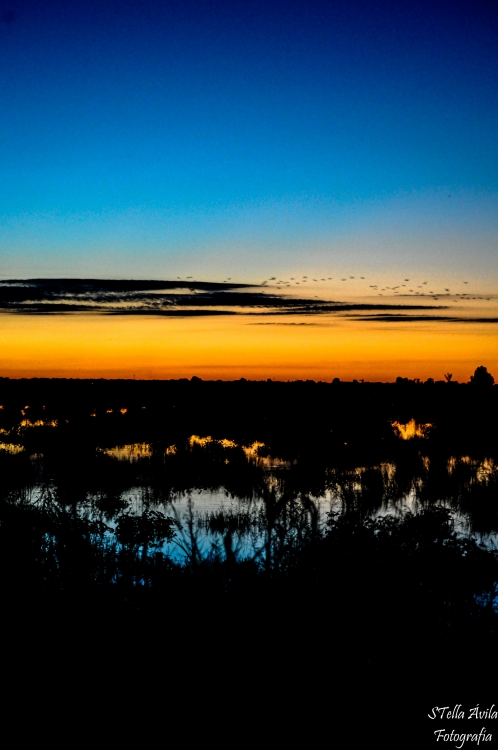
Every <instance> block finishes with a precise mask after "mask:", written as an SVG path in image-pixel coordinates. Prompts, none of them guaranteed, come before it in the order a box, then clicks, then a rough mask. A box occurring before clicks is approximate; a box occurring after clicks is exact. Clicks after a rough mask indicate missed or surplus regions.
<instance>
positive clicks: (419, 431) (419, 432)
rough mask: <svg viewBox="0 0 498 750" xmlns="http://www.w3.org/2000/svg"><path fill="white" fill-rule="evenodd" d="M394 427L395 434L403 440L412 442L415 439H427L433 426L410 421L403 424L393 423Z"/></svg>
mask: <svg viewBox="0 0 498 750" xmlns="http://www.w3.org/2000/svg"><path fill="white" fill-rule="evenodd" d="M391 424H392V427H393V429H394V431H395V433H396V434H397V435H398V437H400V438H401V439H402V440H412V439H413V438H416V437H418V438H425V437H427V433H428V432H429V430H430V428H431V427H432V424H430V423H429V422H427V423H425V424H421V423H419V422H416V421H415V420H414V419H410V421H409V422H406V423H405V424H403V423H402V422H392V423H391Z"/></svg>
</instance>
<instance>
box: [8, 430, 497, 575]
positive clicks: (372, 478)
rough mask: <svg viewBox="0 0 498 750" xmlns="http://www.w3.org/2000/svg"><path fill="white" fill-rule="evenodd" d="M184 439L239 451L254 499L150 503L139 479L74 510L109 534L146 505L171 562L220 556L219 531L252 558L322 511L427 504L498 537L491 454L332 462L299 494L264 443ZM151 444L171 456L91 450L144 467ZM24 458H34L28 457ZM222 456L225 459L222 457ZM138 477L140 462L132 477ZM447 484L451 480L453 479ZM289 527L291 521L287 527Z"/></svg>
mask: <svg viewBox="0 0 498 750" xmlns="http://www.w3.org/2000/svg"><path fill="white" fill-rule="evenodd" d="M408 424H410V423H408ZM187 444H188V445H189V447H190V449H191V450H192V449H193V450H194V451H195V450H198V449H205V448H209V447H210V445H216V444H217V445H219V446H221V448H224V449H227V456H228V455H230V449H236V448H239V449H242V450H243V451H244V453H245V456H246V458H247V460H248V461H249V463H250V464H253V465H254V466H256V467H259V468H260V469H262V473H261V475H260V476H261V477H262V479H261V482H262V483H261V485H260V486H259V489H258V490H256V491H255V496H254V497H252V498H251V499H248V498H241V497H236V496H234V495H233V494H230V493H229V492H228V491H226V490H225V489H224V488H223V487H219V488H218V489H196V490H182V491H174V490H169V492H170V494H169V495H168V496H167V498H165V497H164V496H160V498H159V499H160V501H159V502H158V501H157V500H158V498H157V497H155V496H154V491H153V488H152V486H147V482H145V483H144V486H141V485H136V486H132V487H130V486H128V488H127V489H125V490H124V491H121V492H120V491H117V497H118V505H117V506H113V505H112V503H111V505H110V506H109V510H108V512H105V511H104V510H103V508H104V505H102V502H101V500H100V499H99V496H98V495H97V494H95V495H92V494H90V493H89V494H87V498H86V501H85V502H83V503H81V502H78V504H77V509H76V510H75V512H77V513H78V514H79V515H81V517H83V518H86V519H89V520H99V521H104V523H105V524H106V525H107V527H108V528H109V532H108V534H109V536H110V537H112V536H113V531H114V529H115V528H116V524H117V519H118V517H119V513H122V512H123V511H124V512H125V513H127V514H131V515H136V516H141V515H142V514H143V513H144V511H146V510H147V509H148V508H151V509H152V508H153V509H154V510H157V511H159V512H160V513H163V514H164V515H165V516H167V517H171V518H174V519H175V521H176V522H177V531H176V537H175V539H174V540H173V541H171V542H168V543H165V544H164V545H162V547H161V548H160V549H161V550H162V551H163V552H164V553H165V554H167V555H169V556H170V557H171V558H172V559H174V560H177V561H181V560H185V559H186V558H188V557H189V556H191V555H192V554H194V550H195V549H197V550H198V552H199V554H200V556H206V555H208V554H209V553H210V552H216V551H218V553H220V554H221V556H222V557H223V555H224V544H226V541H227V534H228V535H229V538H230V544H231V545H232V550H233V552H234V553H235V555H236V556H237V557H238V558H247V557H254V556H255V555H257V554H258V552H259V551H261V550H262V549H263V545H264V543H265V541H266V540H267V538H268V535H269V534H270V535H271V534H273V533H274V532H275V531H276V530H277V531H278V533H279V534H282V535H283V536H285V535H287V537H288V538H292V535H293V534H295V533H298V531H297V529H298V527H299V524H300V532H302V531H303V529H307V530H308V531H309V529H310V525H311V523H312V522H313V523H316V524H317V526H318V528H322V529H323V528H324V527H325V524H326V521H327V514H328V513H330V512H333V513H341V512H359V513H360V514H361V515H362V516H363V517H370V518H373V519H375V518H379V517H382V516H386V515H394V516H401V515H403V514H404V513H406V512H412V513H417V512H419V511H421V510H422V509H423V508H424V507H427V506H428V504H431V505H437V506H440V507H445V508H447V509H448V510H450V511H451V512H452V517H453V519H454V524H455V531H456V532H457V533H458V534H461V535H466V536H468V535H472V534H473V533H474V534H476V529H477V531H479V532H480V533H479V534H477V538H478V539H479V540H480V541H481V542H482V543H484V544H486V546H496V543H497V539H498V533H497V531H496V529H497V528H498V526H497V525H496V522H493V507H492V506H493V505H494V503H493V498H494V494H493V493H494V487H496V486H497V484H498V465H497V464H496V463H495V461H494V460H493V459H492V458H484V459H479V460H478V459H473V458H471V457H469V456H466V455H464V456H459V457H454V456H453V457H450V458H448V459H444V460H443V461H442V462H440V463H439V464H438V463H437V461H436V462H435V463H433V460H432V461H431V459H430V458H429V456H424V455H421V454H420V453H418V459H417V460H418V465H417V466H414V467H411V466H410V467H409V468H410V470H409V471H407V470H406V467H405V469H403V466H402V465H400V464H396V463H394V462H392V461H385V462H381V463H380V464H378V465H377V466H358V467H356V468H347V469H346V468H344V467H343V468H340V467H334V466H330V467H329V468H328V469H327V473H326V478H325V482H324V484H323V488H322V490H321V491H320V490H318V491H317V490H316V489H315V491H314V493H307V491H303V490H302V489H299V490H297V489H295V488H294V490H292V489H289V487H292V486H293V485H292V483H291V484H290V485H289V484H286V483H287V482H288V479H289V478H291V477H292V472H293V466H294V464H293V462H290V461H285V460H283V459H280V458H276V457H272V456H271V455H269V449H268V447H267V446H266V445H265V444H264V443H262V442H259V441H255V442H253V443H251V444H250V445H238V444H237V443H235V442H234V441H232V440H228V439H214V438H212V437H211V436H204V437H201V436H199V435H191V436H190V437H189V438H188V440H187ZM23 450H24V448H23V447H22V446H21V445H16V444H13V443H2V442H0V451H6V452H10V453H19V452H22V451H23ZM159 450H160V452H161V453H162V454H163V455H167V456H171V457H172V460H173V461H174V460H175V459H174V458H173V457H174V456H175V455H176V454H177V452H178V448H177V446H175V445H174V444H172V445H170V446H169V447H167V448H164V444H162V447H161V448H160V449H159V448H157V447H156V446H154V445H153V444H151V443H130V444H123V445H117V446H114V447H111V448H99V449H98V452H99V453H101V454H102V455H104V456H106V457H108V459H112V460H114V461H119V462H128V463H130V464H134V463H136V462H139V461H143V462H144V469H146V468H147V466H148V465H150V462H149V459H150V458H151V457H152V456H153V455H154V453H155V452H157V451H159ZM261 454H262V455H261ZM265 454H266V455H265ZM31 458H32V459H33V460H34V459H35V458H36V456H35V455H33V456H31ZM108 459H107V460H108ZM229 460H230V459H228V458H227V459H226V460H225V463H228V462H229ZM441 469H442V470H443V480H444V481H443V482H442V483H441V484H440V485H437V484H436V487H435V489H434V487H432V486H431V481H433V480H432V479H431V477H432V473H431V472H435V476H436V479H437V477H438V474H437V472H438V471H439V470H441ZM403 472H404V473H403ZM141 474H142V471H141V468H140V470H139V472H138V475H135V481H136V479H137V478H138V477H139V476H140V475H141ZM258 476H259V475H258ZM192 478H193V477H192ZM453 481H454V482H455V484H454V485H452V484H451V482H453ZM183 486H184V487H185V484H184V485H183ZM46 489H47V487H46V486H45V488H42V487H34V488H32V490H33V491H32V492H31V496H30V497H31V500H29V501H30V502H40V498H41V496H42V494H43V492H45V491H46ZM49 491H50V492H52V491H53V495H54V497H57V487H56V486H55V485H54V486H53V488H51V489H50V490H49ZM465 492H467V495H465ZM483 492H485V493H487V494H486V495H485V497H484V501H482V502H484V505H483V508H484V511H485V512H484V523H482V522H481V523H480V525H479V523H477V524H476V523H474V521H473V516H472V515H471V513H473V512H474V510H475V509H476V508H477V510H479V508H478V505H479V502H481V501H480V500H479V493H481V496H482V493H483ZM301 493H302V494H301ZM458 493H460V495H461V497H460V495H459V494H458ZM462 498H463V499H462ZM473 509H474V510H473ZM490 509H491V511H492V512H491V514H489V511H490ZM486 513H488V519H489V518H491V525H490V526H489V528H488V531H486V523H487V522H488V521H487V520H486ZM286 514H287V515H286ZM287 516H288V517H287ZM313 519H314V520H313ZM493 523H494V526H493ZM292 524H297V525H295V526H294V527H293V525H292ZM277 527H278V528H277Z"/></svg>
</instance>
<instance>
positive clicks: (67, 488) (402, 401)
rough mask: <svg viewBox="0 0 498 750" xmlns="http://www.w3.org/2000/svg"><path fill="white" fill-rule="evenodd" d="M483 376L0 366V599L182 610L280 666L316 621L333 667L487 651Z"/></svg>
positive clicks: (489, 503) (487, 423) (33, 606)
mask: <svg viewBox="0 0 498 750" xmlns="http://www.w3.org/2000/svg"><path fill="white" fill-rule="evenodd" d="M487 382H488V383H489V380H488V381H487ZM497 391H498V389H497V388H496V387H494V386H492V387H488V386H486V387H481V388H478V387H476V386H475V383H474V381H472V383H471V384H459V383H453V382H452V383H451V387H448V383H447V382H445V381H441V382H440V383H437V382H436V383H431V382H427V383H420V382H413V381H408V380H405V379H401V380H399V381H398V382H397V383H393V384H376V383H360V382H358V383H356V384H353V383H341V382H337V381H336V382H334V383H332V384H330V383H329V384H327V383H314V382H306V383H299V382H297V383H276V382H265V383H251V382H248V381H242V382H240V381H236V382H232V383H218V382H205V381H201V380H200V379H199V380H195V381H194V382H190V381H181V382H178V381H172V382H165V383H161V382H151V383H141V382H140V381H117V382H111V381H90V382H88V381H64V382H60V381H58V382H53V381H41V380H33V381H7V380H5V379H4V380H2V381H0V402H1V403H2V406H3V408H2V409H0V429H1V433H0V476H1V482H0V561H1V570H2V580H3V586H2V594H1V597H2V603H3V605H4V607H5V611H9V612H11V613H15V621H16V622H17V623H20V622H25V621H28V620H30V619H32V618H33V617H35V618H36V620H37V621H40V620H43V621H44V622H50V623H51V625H52V627H57V628H59V627H60V623H61V622H66V623H67V622H68V621H70V623H71V625H70V626H69V625H68V626H67V627H70V628H74V627H76V625H75V623H76V624H78V627H80V625H81V623H82V622H85V623H88V622H91V623H95V622H99V623H104V622H106V623H113V626H112V627H113V629H114V630H113V632H119V631H120V630H121V629H123V628H125V629H126V628H129V627H135V625H136V626H137V627H138V628H140V629H141V630H143V629H144V628H152V629H154V628H156V629H157V628H158V627H160V628H161V632H162V633H167V638H170V639H171V638H173V637H174V633H175V632H177V630H178V629H180V630H182V632H187V630H188V631H189V632H192V630H195V629H196V628H197V629H198V628H201V629H202V632H203V633H204V635H205V637H207V635H206V634H209V638H210V639H212V643H213V644H217V645H215V646H213V648H218V649H220V653H225V652H226V649H227V648H228V646H227V644H232V646H230V648H232V647H233V648H234V649H236V648H237V647H236V645H235V644H236V641H237V639H239V641H240V639H242V640H244V639H246V641H245V642H247V643H250V644H251V645H250V646H248V647H247V655H248V657H249V656H250V658H251V659H261V655H262V654H265V655H266V656H265V658H268V659H270V658H271V659H274V660H275V659H277V660H278V659H280V657H281V661H280V662H279V664H280V666H279V669H281V670H282V674H283V673H284V672H285V670H286V667H285V664H284V662H285V659H284V656H283V654H284V652H285V653H294V652H293V651H292V648H294V649H298V648H299V649H306V647H305V646H304V645H303V644H304V643H306V639H307V638H309V637H311V636H305V635H304V633H305V632H306V633H311V632H314V631H315V630H316V629H319V630H320V632H324V629H325V631H326V633H327V642H328V644H329V646H328V647H327V649H326V651H325V653H322V654H321V655H320V660H321V663H322V664H323V665H324V667H323V668H324V669H326V670H328V671H329V673H331V674H332V673H334V674H336V675H338V674H342V675H346V674H348V673H351V672H354V673H355V674H361V675H363V678H364V679H374V678H375V677H376V676H378V675H386V674H388V675H391V676H393V675H394V676H395V675H397V674H398V675H399V673H400V671H402V670H405V671H406V670H410V669H420V668H421V665H425V667H424V668H427V669H430V668H434V665H438V666H437V668H438V669H444V670H445V673H446V674H455V670H457V668H458V669H467V670H468V671H472V670H475V669H476V668H477V665H479V664H481V663H482V664H484V663H486V664H487V665H490V664H491V663H493V664H494V661H493V659H494V658H495V657H494V656H493V654H494V653H496V648H495V644H496V629H497V624H498V621H497V616H498V613H497V610H498V606H497V596H496V585H497V581H498V558H497V552H496V534H497V533H498V503H497V492H496V490H497V485H498V444H497V440H496V434H495V432H494V430H491V429H490V427H491V426H492V425H494V423H495V420H496V411H497V403H498V398H497ZM411 420H413V424H412V422H411ZM395 425H402V426H403V429H402V430H401V429H400V428H399V427H396V426H395ZM410 425H411V428H410V429H409V426H410ZM429 425H430V427H429ZM68 618H69V620H68ZM303 619H304V621H305V624H304V625H302V624H299V626H298V625H297V623H302V622H303ZM55 624H56V625H55ZM159 624H160V625H159ZM92 627H94V625H93V626H92ZM303 627H304V630H303V629H302V628H303ZM293 628H294V630H293ZM296 628H297V630H296ZM227 631H229V632H230V634H229V635H228V634H227ZM148 632H149V631H148ZM290 632H296V635H295V639H296V643H297V641H298V640H299V642H300V644H301V645H300V646H299V647H298V646H297V645H296V643H295V644H294V646H293V647H289V646H287V645H286V646H285V647H284V646H283V643H284V640H285V642H286V643H288V637H289V634H290ZM298 632H299V633H301V635H299V636H298V635H297V633H298ZM277 633H282V634H285V638H284V635H282V640H281V641H279V638H278V637H277V635H276V634H277ZM221 634H223V637H222V635H221ZM193 637H194V638H195V637H197V636H195V635H194V636H193ZM210 642H211V641H210ZM289 648H291V651H290V652H289V651H288V649H289ZM279 654H280V656H278V655H279ZM270 655H271V656H270ZM220 658H221V657H220ZM289 658H290V657H289ZM372 676H373V677H372ZM363 678H362V679H363Z"/></svg>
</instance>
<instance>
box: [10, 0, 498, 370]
mask: <svg viewBox="0 0 498 750" xmlns="http://www.w3.org/2000/svg"><path fill="white" fill-rule="evenodd" d="M0 93H1V98H0V101H1V102H2V117H1V118H0V282H4V286H3V287H1V286H0V305H1V306H0V332H1V335H2V339H3V341H4V344H5V345H4V347H2V353H1V355H0V375H4V376H10V377H21V376H25V377H35V376H51V375H54V376H55V375H57V376H66V377H134V376H136V377H164V378H169V377H192V376H193V375H197V376H201V377H206V378H218V377H221V378H229V379H232V378H238V377H251V378H253V377H254V378H258V379H259V378H267V377H272V378H276V379H277V378H278V379H285V380H287V379H296V378H308V377H309V378H314V379H323V380H330V379H332V378H333V377H341V378H343V379H352V378H353V377H357V378H365V379H374V380H377V379H378V380H394V379H395V377H396V376H398V375H402V376H408V377H422V378H426V377H434V378H436V379H438V378H441V377H442V375H443V373H444V372H446V371H448V370H451V371H453V372H454V377H455V378H458V379H460V380H468V379H469V377H470V375H471V374H472V373H473V371H474V369H475V367H477V366H478V365H481V364H484V365H486V366H488V369H490V371H491V372H493V368H494V372H495V376H496V378H497V380H498V345H497V343H496V342H497V336H496V333H497V330H498V329H497V326H498V323H497V320H498V139H497V138H496V133H497V132H498V96H497V94H498V8H497V6H496V4H494V3H491V2H476V1H474V2H472V3H471V2H458V0H453V1H452V2H437V0H436V1H435V2H430V3H429V2H416V1H414V2H410V3H399V2H391V1H389V2H376V3H372V2H359V1H358V0H348V2H340V1H338V2H335V1H334V0H329V2H318V1H315V2H313V0H308V1H307V2H295V1H293V0H288V1H287V2H279V1H278V0H275V1H272V2H262V0H252V1H251V0H248V1H247V2H242V1H241V2H236V3H234V2H216V0H214V1H213V0H210V2H202V1H201V0H195V2H194V1H193V0H181V1H178V2H168V1H167V0H165V1H164V2H157V0H156V2H147V0H142V2H131V1H126V0H121V1H120V2H117V0H109V2H106V3H101V2H100V3H96V2H93V1H92V0H86V1H85V2H77V1H76V2H73V3H67V2H58V1H56V0H0ZM74 278H79V279H96V280H101V281H105V280H106V281H109V282H110V281H113V280H135V281H137V280H138V281H139V280H159V281H163V282H172V281H175V282H177V281H178V282H181V283H180V285H179V286H178V287H177V288H176V292H175V294H176V297H174V298H173V297H171V294H172V293H173V292H172V291H171V290H172V287H171V283H170V284H169V285H168V284H165V285H163V286H162V287H161V285H159V286H156V288H155V290H154V291H153V292H150V290H149V292H150V294H149V297H147V298H146V297H142V298H140V299H138V297H139V296H140V295H139V294H138V292H139V290H137V289H134V290H129V289H128V290H126V291H125V292H122V293H121V292H120V293H119V295H120V296H119V295H118V296H119V299H117V298H116V296H115V297H114V298H112V295H113V294H114V295H116V293H115V292H114V291H113V290H112V288H111V287H109V285H107V286H105V285H104V287H105V288H104V287H103V291H102V290H100V291H96V289H95V288H94V287H92V288H89V287H88V288H85V290H81V289H80V290H76V291H75V290H74V289H73V288H72V287H70V286H67V285H66V286H64V288H62V287H61V288H59V289H58V290H57V291H56V292H54V289H53V287H50V288H49V287H47V286H46V285H45V286H43V285H42V286H40V285H39V284H38V285H36V284H34V285H33V284H31V285H28V287H27V288H28V289H29V290H30V292H32V293H33V294H34V292H36V294H34V298H33V299H29V295H28V297H26V295H25V297H24V298H23V299H21V298H18V299H17V301H16V299H12V289H14V288H16V289H18V291H19V288H22V285H21V287H19V284H20V283H21V282H23V281H24V280H26V279H74ZM314 279H315V280H314ZM13 280H17V286H16V284H15V283H14V284H13V283H12V282H13ZM406 280H408V281H406ZM205 282H211V283H212V284H214V285H215V287H216V288H215V287H213V288H212V289H209V290H206V289H202V288H201V287H202V284H203V283H205ZM425 282H426V283H425ZM187 283H188V284H190V287H188V286H185V284H187ZM182 284H183V285H184V286H182ZM223 284H224V285H225V286H226V285H228V286H227V288H226V290H225V291H224V290H223V288H221V289H220V288H219V285H223ZM230 284H238V285H253V286H241V287H236V288H235V289H234V292H233V293H234V294H236V295H239V296H240V297H241V303H240V305H238V304H237V305H236V304H235V302H236V301H238V300H235V301H234V299H233V297H232V298H229V297H228V296H227V295H228V294H229V293H230ZM199 285H201V286H200V287H199ZM111 286H112V285H111ZM24 288H25V289H26V287H24ZM2 289H3V290H4V292H5V290H9V289H10V292H9V293H8V294H7V292H5V293H4V294H3V297H2ZM189 289H192V292H189V291H188V290H189ZM47 290H48V291H47ZM161 290H162V292H163V293H166V292H167V294H166V297H165V296H164V294H163V296H162V297H161V296H160V293H161ZM9 294H10V297H9ZM151 294H155V295H156V299H155V300H152V301H151ZM182 294H187V295H188V294H190V297H188V299H187V298H185V300H180V296H181V295H182ZM255 294H256V295H264V296H267V297H268V299H266V300H264V299H263V300H262V299H261V297H255V296H254V295H255ZM5 295H7V296H5ZM82 295H83V296H82ZM99 295H100V297H99ZM102 295H103V296H102ZM130 295H131V296H133V295H135V296H134V297H133V299H132V298H131V296H130ZM137 295H138V296H137ZM157 295H159V297H158V296H157ZM168 295H169V296H168ZM195 295H197V296H198V295H201V296H200V297H199V298H198V299H196V300H194V299H193V296H195ZM202 295H204V296H202ZM212 295H218V296H215V297H213V296H212ZM219 295H222V296H221V297H220V296H219ZM223 295H225V296H224V297H223ZM247 295H253V296H252V297H249V296H247ZM21 296H22V295H21ZM14 297H15V295H14ZM18 297H19V295H18ZM208 297H209V299H208ZM415 297H418V298H420V299H417V300H415V299H414V298H415ZM104 298H105V299H104ZM2 300H3V302H2ZM291 300H295V302H291ZM187 303H188V304H187ZM204 303H205V304H204ZM225 303H226V304H225ZM312 303H316V304H312ZM379 304H382V305H387V306H389V305H392V306H393V307H392V309H391V308H389V307H387V308H386V307H385V308H382V309H380V308H378V307H375V305H379ZM44 305H52V308H51V309H50V311H49V312H47V308H46V307H44ZM61 305H62V306H61ZM64 305H65V307H64ZM334 305H335V308H334V309H332V308H333V307H334ZM355 305H356V306H357V307H356V308H355V309H353V308H354V306H355ZM362 305H363V307H358V306H362ZM365 305H367V306H370V307H369V309H368V310H366V309H365V307H364V306H365ZM400 305H403V306H404V307H402V308H400ZM413 305H416V306H417V309H416V314H415V312H414V309H412V310H411V311H410V310H409V309H408V308H409V307H410V306H413ZM420 305H422V306H427V307H430V308H431V309H430V310H419V309H418V307H419V306H420ZM68 306H69V307H68ZM71 306H72V307H71ZM348 306H349V308H348ZM125 308H126V314H124V313H125ZM194 308H195V314H193V312H192V310H193V309H194ZM284 309H285V311H286V312H285V315H283V314H282V312H283V310H284ZM213 310H215V312H216V314H213ZM173 312H174V314H173Z"/></svg>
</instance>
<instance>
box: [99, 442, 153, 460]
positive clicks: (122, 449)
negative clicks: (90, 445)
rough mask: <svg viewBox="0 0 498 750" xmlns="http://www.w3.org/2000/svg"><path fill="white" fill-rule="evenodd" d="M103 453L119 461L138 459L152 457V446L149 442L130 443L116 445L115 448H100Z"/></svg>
mask: <svg viewBox="0 0 498 750" xmlns="http://www.w3.org/2000/svg"><path fill="white" fill-rule="evenodd" d="M98 450H99V451H100V452H101V453H104V454H105V455H106V456H111V457H112V458H117V459H118V460H119V461H138V459H140V458H150V457H151V456H152V448H151V446H150V444H149V443H130V444H128V445H116V446H115V447H114V448H98Z"/></svg>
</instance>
